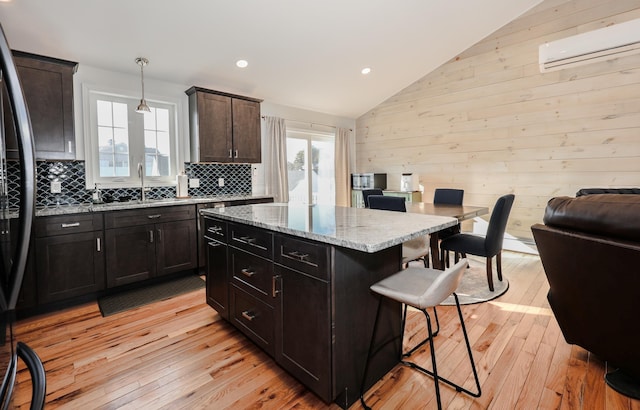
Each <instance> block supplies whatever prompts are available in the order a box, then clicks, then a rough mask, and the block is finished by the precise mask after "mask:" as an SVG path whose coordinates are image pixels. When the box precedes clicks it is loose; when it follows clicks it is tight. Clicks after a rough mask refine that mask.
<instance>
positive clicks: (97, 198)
mask: <svg viewBox="0 0 640 410" xmlns="http://www.w3.org/2000/svg"><path fill="white" fill-rule="evenodd" d="M91 200H92V201H93V203H94V204H101V203H102V191H100V188H98V184H97V183H96V185H95V189H94V190H93V194H92V195H91Z"/></svg>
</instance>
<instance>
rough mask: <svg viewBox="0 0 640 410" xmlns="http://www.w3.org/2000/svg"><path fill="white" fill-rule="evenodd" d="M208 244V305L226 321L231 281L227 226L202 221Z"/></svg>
mask: <svg viewBox="0 0 640 410" xmlns="http://www.w3.org/2000/svg"><path fill="white" fill-rule="evenodd" d="M202 221H203V224H204V232H205V234H204V237H203V238H204V241H203V242H204V243H205V244H206V261H207V262H206V266H207V271H206V277H207V303H208V304H209V305H210V306H211V307H213V308H214V309H215V310H216V311H217V312H218V313H219V314H220V316H222V317H223V318H225V319H229V279H228V273H227V264H228V262H227V261H228V259H227V253H228V252H227V244H226V235H227V224H226V222H222V221H218V220H214V219H209V218H207V219H202Z"/></svg>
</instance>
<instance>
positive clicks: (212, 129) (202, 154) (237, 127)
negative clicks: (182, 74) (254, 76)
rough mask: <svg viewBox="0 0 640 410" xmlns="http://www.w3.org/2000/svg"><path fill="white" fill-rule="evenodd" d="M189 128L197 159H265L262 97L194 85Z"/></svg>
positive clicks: (245, 160)
mask: <svg viewBox="0 0 640 410" xmlns="http://www.w3.org/2000/svg"><path fill="white" fill-rule="evenodd" d="M186 93H187V95H188V96H189V128H190V134H191V161H193V162H242V163H258V162H261V160H262V156H261V145H260V144H261V142H260V103H261V102H262V100H258V99H255V98H249V97H243V96H239V95H233V94H227V93H223V92H219V91H212V90H207V89H204V88H199V87H191V88H190V89H188V90H187V91H186Z"/></svg>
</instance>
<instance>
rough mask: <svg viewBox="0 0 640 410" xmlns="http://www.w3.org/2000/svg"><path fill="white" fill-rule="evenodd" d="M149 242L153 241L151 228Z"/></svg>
mask: <svg viewBox="0 0 640 410" xmlns="http://www.w3.org/2000/svg"><path fill="white" fill-rule="evenodd" d="M149 243H153V230H151V231H149Z"/></svg>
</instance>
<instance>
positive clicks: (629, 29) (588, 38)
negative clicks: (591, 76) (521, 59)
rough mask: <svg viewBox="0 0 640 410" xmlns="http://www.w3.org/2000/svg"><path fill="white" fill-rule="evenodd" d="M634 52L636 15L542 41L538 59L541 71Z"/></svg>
mask: <svg viewBox="0 0 640 410" xmlns="http://www.w3.org/2000/svg"><path fill="white" fill-rule="evenodd" d="M636 53H640V19H636V20H631V21H627V22H625V23H619V24H614V25H612V26H609V27H605V28H601V29H598V30H593V31H589V32H587V33H582V34H578V35H575V36H571V37H567V38H563V39H560V40H556V41H551V42H549V43H545V44H542V45H541V46H540V53H539V60H538V61H539V63H540V71H541V72H543V73H544V72H546V71H553V70H561V69H563V68H569V67H575V66H578V65H583V64H588V63H592V62H596V61H603V60H608V59H611V58H616V57H621V56H623V55H629V54H636Z"/></svg>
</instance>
